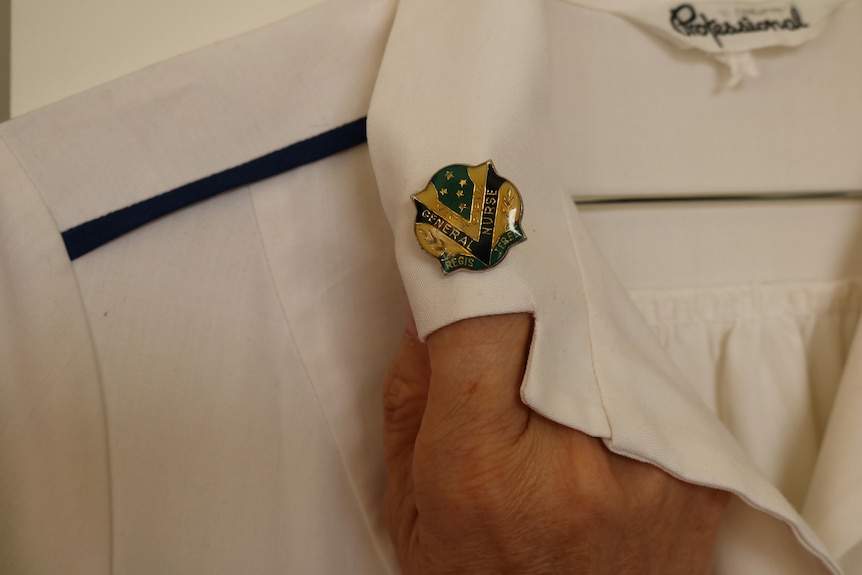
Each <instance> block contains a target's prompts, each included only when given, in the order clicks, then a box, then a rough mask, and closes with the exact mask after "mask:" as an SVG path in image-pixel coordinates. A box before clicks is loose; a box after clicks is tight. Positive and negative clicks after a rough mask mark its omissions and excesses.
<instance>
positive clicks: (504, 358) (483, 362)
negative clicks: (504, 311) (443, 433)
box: [426, 314, 533, 439]
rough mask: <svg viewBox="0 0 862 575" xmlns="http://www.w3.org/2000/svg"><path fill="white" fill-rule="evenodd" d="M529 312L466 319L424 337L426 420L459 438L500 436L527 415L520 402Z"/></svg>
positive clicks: (518, 427)
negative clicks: (428, 364)
mask: <svg viewBox="0 0 862 575" xmlns="http://www.w3.org/2000/svg"><path fill="white" fill-rule="evenodd" d="M532 325H533V318H532V316H531V315H530V314H509V315H496V316H486V317H477V318H470V319H467V320H463V321H459V322H457V323H454V324H451V325H448V326H446V327H443V328H440V329H439V330H437V331H436V332H434V333H433V334H431V335H430V336H429V337H428V353H429V357H430V362H431V374H432V377H431V384H430V388H429V395H428V406H427V408H426V412H427V413H426V418H427V419H429V420H431V421H434V422H435V424H436V425H443V426H449V427H452V428H453V429H456V430H457V433H458V434H459V435H462V436H470V435H471V431H476V432H478V433H477V438H479V437H481V436H482V435H485V434H487V433H495V434H499V435H498V438H501V439H503V438H505V437H507V436H512V435H513V434H514V435H517V434H520V433H522V432H523V430H524V428H525V426H526V423H527V420H528V419H529V417H530V411H529V408H527V407H526V406H525V405H524V404H523V403H522V402H521V400H520V391H519V390H520V386H521V382H522V381H523V378H524V372H525V370H526V365H527V355H528V352H529V345H530V341H531V336H532Z"/></svg>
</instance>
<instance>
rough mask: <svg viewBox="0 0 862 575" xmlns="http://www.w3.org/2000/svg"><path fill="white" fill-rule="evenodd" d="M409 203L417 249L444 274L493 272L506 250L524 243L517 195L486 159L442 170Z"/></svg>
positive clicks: (514, 189) (519, 198) (518, 195)
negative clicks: (413, 209)
mask: <svg viewBox="0 0 862 575" xmlns="http://www.w3.org/2000/svg"><path fill="white" fill-rule="evenodd" d="M411 198H412V199H413V203H414V204H416V224H415V230H416V238H417V239H418V240H419V245H420V246H422V249H424V250H425V251H426V252H428V253H429V254H431V255H432V256H434V257H435V258H437V259H439V260H440V265H441V266H442V268H443V273H444V274H448V273H450V272H453V271H455V270H459V269H462V268H465V269H469V270H484V269H488V268H490V267H493V266H495V265H497V264H498V263H499V262H500V260H502V259H503V258H504V257H505V256H506V252H507V251H508V250H509V248H510V247H512V246H513V245H515V244H517V243H518V242H522V241H524V240H526V239H527V237H526V236H525V235H524V231H523V230H522V229H521V214H522V213H523V211H524V206H523V204H522V202H521V194H519V193H518V189H517V188H516V187H515V186H514V185H513V184H512V182H510V181H508V180H506V179H504V178H502V177H500V176H499V175H498V174H497V172H496V170H494V164H493V163H492V162H491V161H490V160H489V161H487V162H485V163H484V164H479V165H478V166H465V165H462V164H454V165H451V166H446V167H445V168H443V169H442V170H440V171H439V172H437V173H436V174H434V177H433V178H431V181H430V182H428V186H427V187H426V188H425V189H424V190H422V191H421V192H419V193H418V194H416V195H414V196H411Z"/></svg>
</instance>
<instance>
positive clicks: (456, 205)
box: [431, 164, 475, 220]
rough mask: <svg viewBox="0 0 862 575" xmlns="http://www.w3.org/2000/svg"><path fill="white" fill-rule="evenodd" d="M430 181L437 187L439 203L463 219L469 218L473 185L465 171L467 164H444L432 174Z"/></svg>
mask: <svg viewBox="0 0 862 575" xmlns="http://www.w3.org/2000/svg"><path fill="white" fill-rule="evenodd" d="M462 182H463V183H462ZM431 183H432V184H434V187H435V188H437V199H438V200H440V203H441V204H443V205H444V206H446V207H447V208H449V209H450V210H452V211H453V212H455V213H456V214H458V215H459V216H461V217H462V218H464V219H465V220H469V219H470V207H471V206H472V205H473V190H474V188H475V186H474V184H473V180H471V179H470V176H469V174H468V173H467V166H464V165H461V164H454V165H452V166H446V167H445V168H443V169H442V170H440V171H439V172H437V173H436V174H434V177H433V178H431Z"/></svg>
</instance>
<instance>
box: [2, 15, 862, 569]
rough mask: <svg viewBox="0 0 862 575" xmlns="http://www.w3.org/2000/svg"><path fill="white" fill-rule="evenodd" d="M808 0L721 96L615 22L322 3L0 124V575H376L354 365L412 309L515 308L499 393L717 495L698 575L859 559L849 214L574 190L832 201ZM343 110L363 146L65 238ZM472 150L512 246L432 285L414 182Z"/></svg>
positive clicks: (369, 376) (840, 108)
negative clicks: (130, 227)
mask: <svg viewBox="0 0 862 575" xmlns="http://www.w3.org/2000/svg"><path fill="white" fill-rule="evenodd" d="M396 10H397V19H396V20H395V22H394V25H393V17H394V16H395V14H396ZM806 10H807V9H806ZM802 13H803V14H805V15H806V17H808V16H807V15H808V12H802ZM836 16H839V17H836V18H834V19H833V22H832V23H831V24H830V25H829V27H828V28H824V32H823V34H821V36H820V37H819V38H818V39H817V41H814V42H810V43H807V44H805V45H804V46H800V47H798V48H795V49H793V50H778V51H776V52H775V53H773V54H772V55H771V56H770V57H769V58H763V59H761V60H760V61H759V65H760V67H761V72H762V77H761V80H760V81H758V82H752V83H744V84H742V85H741V86H740V87H739V88H738V89H735V90H733V91H728V92H725V93H722V94H718V95H716V94H715V93H714V91H713V88H714V83H715V82H714V81H715V67H716V66H715V65H713V64H711V63H710V62H706V64H705V65H704V62H703V61H702V60H701V59H699V58H697V57H695V56H692V54H691V53H690V52H680V51H677V50H676V49H675V48H672V49H671V48H669V47H668V46H667V43H666V42H664V41H661V40H657V39H656V38H655V37H654V35H652V34H647V33H644V32H643V31H642V30H641V29H640V28H639V27H637V26H636V25H633V24H631V22H630V21H629V20H626V19H624V18H621V17H619V16H618V15H616V14H612V13H608V12H604V11H597V10H587V9H584V8H583V7H582V6H576V5H572V4H569V3H563V2H558V1H556V0H555V1H549V2H527V1H524V2H520V1H515V0H511V1H500V0H458V1H457V2H455V1H453V2H427V1H418V0H405V1H403V2H401V3H400V4H396V2H394V1H387V0H338V1H336V2H333V3H330V4H327V5H324V6H321V7H320V8H317V9H315V10H312V11H309V12H307V13H304V14H303V15H300V16H298V17H296V18H291V19H288V20H286V21H284V22H281V23H278V24H275V25H273V26H270V27H267V28H263V29H261V30H258V31H256V32H253V33H250V34H246V35H242V36H239V37H237V38H235V39H231V40H227V41H225V42H221V43H219V44H217V45H215V46H211V47H208V48H206V49H204V50H200V51H196V52H193V53H190V54H187V55H184V56H181V57H179V58H177V59H174V60H171V61H168V62H165V63H161V64H158V65H156V66H153V67H150V68H147V69H146V70H142V71H141V72H138V73H136V74H133V75H131V76H129V77H127V78H123V79H121V80H118V81H116V82H111V83H109V84H106V85H105V86H101V87H98V88H96V89H94V90H92V91H90V92H87V93H85V94H81V95H79V96H76V97H73V98H71V99H69V100H66V101H64V102H61V103H58V104H56V105H52V106H49V107H47V108H45V109H43V110H39V111H36V112H33V113H31V114H28V115H26V116H23V117H21V118H17V119H15V120H14V121H12V122H9V123H7V124H4V125H3V126H2V127H0V136H2V144H0V175H2V177H0V509H2V511H3V512H2V513H0V572H3V573H6V572H9V573H19V572H24V573H55V572H63V573H82V574H88V575H89V574H94V573H95V574H97V575H103V574H104V575H107V574H108V573H123V574H124V575H144V574H147V575H149V574H151V573H165V574H179V573H211V574H214V575H218V574H225V575H226V574H232V573H237V572H243V573H277V572H278V573H322V574H326V575H342V574H343V573H357V574H362V575H366V574H367V575H377V574H380V573H389V574H392V575H395V574H397V573H398V572H399V567H398V563H397V560H396V558H395V554H394V552H393V549H392V546H391V543H390V542H389V538H388V536H387V534H386V531H385V529H384V527H383V524H382V520H381V517H380V504H381V498H382V492H383V487H384V466H383V457H382V448H381V408H380V391H381V390H380V386H381V382H382V380H383V377H384V375H385V372H386V369H387V366H388V363H389V361H390V358H391V357H392V356H393V354H394V352H395V350H396V348H397V345H398V342H399V339H400V336H401V332H402V330H403V322H404V314H405V306H406V303H407V300H408V299H409V302H410V305H411V306H412V308H413V311H414V314H415V316H416V319H417V323H418V327H419V330H420V333H421V334H422V335H423V336H426V335H427V334H429V333H430V332H432V331H433V330H435V329H438V328H439V327H440V326H443V325H446V324H447V323H450V322H453V321H457V320H459V319H462V318H467V317H473V316H477V315H485V314H492V313H504V312H513V311H524V312H528V313H532V314H534V316H535V318H536V330H535V337H534V340H533V343H532V348H531V350H530V363H529V366H528V372H527V374H526V379H525V381H524V385H523V390H522V391H523V399H524V401H525V402H527V404H528V405H530V406H531V407H532V408H533V409H535V410H536V411H537V412H539V413H542V414H544V415H546V416H548V417H550V418H552V419H554V420H556V421H559V422H560V423H562V424H564V425H568V426H570V427H572V428H575V429H579V430H581V431H585V432H587V433H590V434H592V435H594V436H596V437H601V438H602V439H603V440H604V441H605V443H606V444H607V445H608V447H609V448H610V449H612V450H614V451H616V452H618V453H622V454H624V455H626V456H629V457H634V458H638V459H641V460H644V461H648V462H651V463H653V464H655V465H658V466H659V467H661V468H662V469H664V470H666V471H668V472H669V473H672V474H674V475H676V476H677V477H680V478H682V479H683V480H686V481H690V482H693V483H698V484H704V485H711V486H716V487H720V488H723V489H727V490H729V491H731V492H733V493H734V494H736V496H735V497H733V498H732V503H731V505H730V507H729V509H728V512H727V514H726V516H725V517H724V519H723V521H722V524H721V527H720V532H719V537H718V543H717V547H716V554H715V559H714V564H713V569H712V572H713V573H716V574H719V575H764V574H767V575H769V574H776V575H797V574H798V575H801V574H805V575H808V574H811V573H833V574H835V573H840V572H841V568H843V570H844V571H843V572H844V573H845V574H846V575H862V560H860V557H862V552H860V549H862V524H860V518H862V491H860V485H862V478H860V464H859V458H858V457H856V454H858V453H859V452H860V449H862V424H860V419H859V418H858V417H857V413H858V405H859V402H860V401H862V398H860V386H859V380H860V369H862V367H860V353H862V350H860V343H859V340H860V337H859V335H858V334H857V332H858V331H859V322H858V319H859V312H860V297H862V296H860V289H862V288H860V279H859V278H860V277H862V250H859V243H860V238H862V225H860V222H862V205H860V204H859V203H858V202H847V201H845V202H834V201H823V202H790V203H777V202H769V203H764V204H742V205H734V204H730V205H728V204H727V203H723V202H721V203H711V202H706V203H702V204H693V205H685V206H680V205H673V206H668V207H666V208H659V207H656V206H652V207H644V206H633V207H629V208H625V209H623V208H608V209H589V210H586V209H580V208H578V207H577V206H575V205H574V204H573V203H572V201H571V196H572V195H573V194H577V195H589V194H590V193H595V194H601V195H610V196H613V195H614V194H636V195H638V194H639V195H647V196H648V195H650V194H654V193H686V194H691V195H713V194H721V193H739V192H746V191H757V192H770V191H806V192H817V191H836V190H839V191H840V190H852V189H862V173H860V171H859V166H860V164H859V161H858V150H859V149H862V101H860V99H859V97H858V95H859V94H860V93H862V60H860V59H862V36H860V35H859V34H857V30H858V28H859V25H860V24H861V23H862V3H859V2H847V3H845V4H844V5H842V6H841V7H840V8H839V9H838V11H837V12H836ZM381 62H382V64H381ZM366 113H369V114H370V116H369V145H368V146H357V147H355V148H353V149H351V150H348V151H346V152H343V153H339V154H336V155H334V156H332V157H329V158H326V159H324V160H321V161H319V162H316V163H313V164H309V165H306V166H303V167H301V168H298V169H295V170H293V171H290V172H287V173H284V174H281V175H279V176H276V177H273V178H270V179H267V180H265V181H261V182H257V183H254V184H252V185H249V186H246V187H242V188H240V189H236V190H232V191H229V192H226V193H224V194H223V195H220V196H217V197H215V198H212V199H210V200H207V201H204V202H201V203H199V204H196V205H194V206H190V207H189V208H186V209H183V210H180V211H177V212H175V213H173V214H170V215H168V216H166V217H163V218H160V219H158V220H156V221H153V222H151V223H149V224H147V225H145V226H143V227H141V228H139V229H137V230H135V231H133V232H131V233H129V234H126V235H124V236H122V237H120V238H118V239H116V240H114V241H112V242H110V243H108V244H106V245H104V246H102V247H100V248H98V249H97V250H95V251H93V252H91V253H89V254H87V255H85V256H83V257H81V258H79V259H76V260H75V261H73V262H70V261H69V258H68V256H67V254H66V253H65V251H64V246H63V243H62V239H61V236H60V234H61V232H63V231H65V230H67V229H68V228H70V227H72V226H75V225H78V224H81V223H83V222H86V221H88V220H91V219H93V218H97V217H99V216H102V215H104V214H107V213H110V212H112V211H114V210H117V209H118V208H122V207H125V206H128V205H131V204H134V203H135V202H138V201H141V200H146V199H148V198H152V197H154V196H155V195H157V194H160V193H163V192H165V191H168V190H170V189H173V188H176V187H178V186H182V185H183V184H187V183H188V182H190V181H195V180H198V179H200V178H205V177H207V176H209V175H211V174H212V173H215V172H218V171H220V170H223V169H227V168H230V167H233V166H236V165H238V164H241V163H243V162H246V161H248V160H249V159H252V158H257V157H260V156H261V155H264V154H266V153H269V152H271V151H273V150H276V149H280V148H283V147H284V146H287V145H290V144H293V143H296V142H298V141H301V140H303V139H305V138H308V137H310V136H313V135H315V134H319V133H322V132H326V131H328V130H331V129H333V128H335V127H337V126H339V125H342V124H344V123H345V122H350V121H353V120H356V119H357V118H361V117H362V116H363V115H364V114H366ZM489 159H490V160H493V161H494V163H495V166H496V168H497V170H498V171H499V173H500V174H501V175H502V176H504V177H506V178H508V179H509V180H511V181H512V182H513V183H515V184H516V185H517V186H518V188H519V190H520V192H521V195H522V197H523V199H524V205H525V209H524V217H523V220H522V223H523V227H524V230H525V232H526V235H527V241H526V242H524V243H523V244H519V245H516V246H514V247H513V248H512V249H511V251H510V253H509V254H508V255H507V256H506V258H505V259H504V260H503V262H502V263H501V264H500V265H499V266H497V267H496V268H494V269H492V270H489V271H486V272H481V273H469V272H466V271H460V272H458V273H456V274H454V275H451V276H449V277H444V276H443V274H442V272H441V270H440V265H439V262H437V261H435V260H434V259H433V258H431V257H430V256H428V255H427V254H426V253H424V252H423V251H422V250H421V249H420V248H419V246H418V245H417V242H416V239H415V236H414V235H413V229H412V227H413V218H414V215H415V211H414V208H413V206H412V205H411V202H410V200H409V198H410V195H411V194H413V193H416V192H417V191H419V190H421V189H422V188H423V187H424V186H425V185H426V184H427V182H428V179H429V178H430V177H431V176H432V175H433V174H434V173H435V172H436V171H437V170H438V169H440V168H441V167H442V166H445V165H447V164H449V163H471V164H478V163H480V162H484V161H486V160H489ZM405 292H406V293H405Z"/></svg>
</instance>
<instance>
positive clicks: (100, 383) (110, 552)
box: [0, 130, 115, 573]
mask: <svg viewBox="0 0 862 575" xmlns="http://www.w3.org/2000/svg"><path fill="white" fill-rule="evenodd" d="M0 141H2V143H3V145H4V147H5V148H6V149H7V150H8V151H9V154H10V155H11V156H12V157H13V158H15V162H16V163H17V164H18V166H19V167H20V168H21V172H22V173H23V174H24V175H25V176H26V177H27V179H28V180H29V182H30V185H31V186H32V187H33V190H34V191H35V192H36V193H37V194H38V196H39V199H40V200H41V202H42V204H43V205H44V206H45V210H46V211H47V212H48V214H49V215H50V216H51V219H52V220H53V221H54V227H55V229H56V230H57V237H58V238H59V240H60V243H61V244H62V243H63V240H62V235H61V232H60V227H59V225H58V223H57V218H56V217H55V216H54V212H53V211H52V210H51V208H50V206H49V205H48V203H47V202H46V201H45V198H44V196H42V192H41V191H40V190H39V187H38V186H37V185H36V181H35V180H34V179H33V176H32V174H30V172H29V170H27V168H26V166H25V165H24V162H23V161H22V160H21V157H20V156H19V155H18V154H17V153H16V152H15V150H14V148H13V147H12V146H11V145H9V141H8V140H7V139H6V135H5V134H4V132H3V130H0ZM69 267H70V268H71V271H72V278H73V279H74V281H75V287H76V288H77V292H78V304H79V305H80V310H81V315H82V316H83V317H84V321H85V322H86V325H87V335H88V337H89V340H90V350H91V352H92V354H93V361H94V363H95V364H96V365H95V368H96V374H97V377H98V380H99V381H98V386H99V399H100V400H101V403H102V405H101V408H102V409H101V411H102V424H103V425H104V427H105V437H104V441H105V466H106V471H107V476H108V477H107V479H108V566H109V569H110V571H109V572H110V573H113V572H114V557H115V551H114V542H115V537H114V479H113V467H112V458H111V441H110V440H111V432H110V425H109V419H108V403H107V397H106V394H105V385H104V376H103V374H102V364H101V362H100V361H99V353H98V350H97V348H96V341H95V339H94V338H93V326H92V325H91V323H90V317H89V316H88V315H87V307H86V305H85V304H84V298H83V294H82V293H81V284H80V283H79V281H78V274H77V273H76V272H75V266H74V264H72V261H71V260H69Z"/></svg>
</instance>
